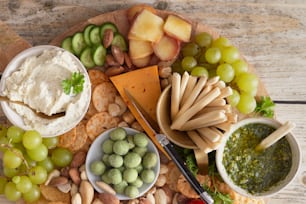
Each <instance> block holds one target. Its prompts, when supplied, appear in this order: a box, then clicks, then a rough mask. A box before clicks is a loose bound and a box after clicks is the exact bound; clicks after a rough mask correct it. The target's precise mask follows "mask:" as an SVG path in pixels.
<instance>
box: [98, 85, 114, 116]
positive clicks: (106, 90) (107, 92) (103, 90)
mask: <svg viewBox="0 0 306 204" xmlns="http://www.w3.org/2000/svg"><path fill="white" fill-rule="evenodd" d="M116 95H117V90H116V88H115V87H114V85H113V84H112V83H111V82H102V83H101V84H99V85H97V86H96V87H95V88H94V90H93V92H92V103H93V105H94V107H95V108H96V109H97V111H98V112H102V111H107V109H108V105H109V104H110V103H113V102H114V101H115V97H116Z"/></svg>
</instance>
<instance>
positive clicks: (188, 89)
mask: <svg viewBox="0 0 306 204" xmlns="http://www.w3.org/2000/svg"><path fill="white" fill-rule="evenodd" d="M196 83H197V77H195V76H189V77H188V81H187V86H186V89H185V91H184V93H183V97H182V100H181V101H180V104H184V103H185V101H186V100H187V99H188V97H189V94H190V93H191V91H192V90H193V89H194V86H195V85H196Z"/></svg>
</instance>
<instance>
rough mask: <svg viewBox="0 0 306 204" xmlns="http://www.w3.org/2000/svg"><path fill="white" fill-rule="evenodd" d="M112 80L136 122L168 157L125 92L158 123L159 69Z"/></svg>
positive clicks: (150, 68)
mask: <svg viewBox="0 0 306 204" xmlns="http://www.w3.org/2000/svg"><path fill="white" fill-rule="evenodd" d="M110 80H111V81H112V82H113V84H114V85H115V87H116V88H117V90H118V92H119V94H120V95H121V97H122V98H123V100H124V102H125V103H126V104H127V106H128V108H129V109H130V111H131V113H132V114H133V115H134V116H135V118H136V120H137V121H138V122H139V124H140V125H141V126H142V128H143V129H144V130H145V132H146V133H147V134H148V136H149V137H150V138H151V140H152V142H153V143H154V144H155V145H156V146H157V147H158V148H159V150H160V151H162V152H163V153H164V154H165V155H166V156H168V155H167V153H166V151H165V150H164V149H163V147H162V146H161V145H160V144H159V142H158V141H157V139H156V138H155V135H154V132H153V131H152V130H151V128H150V127H148V125H147V123H146V122H145V121H144V120H143V119H142V117H141V115H140V114H139V113H138V111H137V109H136V108H135V107H134V106H133V104H131V103H130V102H129V98H128V96H127V95H126V93H125V90H127V91H128V92H129V93H130V94H131V95H132V96H133V98H134V99H135V100H136V101H137V102H138V104H139V105H140V106H141V107H142V108H143V109H144V111H146V113H147V114H149V115H150V117H151V118H152V119H154V120H155V121H156V105H157V102H158V99H159V96H160V94H161V87H160V81H159V75H158V67H157V66H150V67H146V68H141V69H137V70H134V71H131V72H127V73H124V74H120V75H116V76H113V77H110ZM156 131H157V130H156Z"/></svg>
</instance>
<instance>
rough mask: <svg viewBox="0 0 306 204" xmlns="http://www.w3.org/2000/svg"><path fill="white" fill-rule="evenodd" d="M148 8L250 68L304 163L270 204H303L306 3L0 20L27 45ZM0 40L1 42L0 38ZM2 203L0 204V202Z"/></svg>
mask: <svg viewBox="0 0 306 204" xmlns="http://www.w3.org/2000/svg"><path fill="white" fill-rule="evenodd" d="M135 3H148V4H151V5H153V6H154V7H156V8H159V9H166V10H171V11H175V12H178V13H181V14H184V15H185V16H187V17H190V18H192V19H194V20H196V21H198V22H200V23H203V24H207V25H209V26H211V27H214V28H215V29H216V30H217V31H218V32H219V33H220V34H221V35H224V36H226V37H228V38H230V39H231V41H232V42H233V43H234V44H235V45H236V46H238V47H239V49H240V50H241V52H242V53H243V54H244V55H245V57H246V59H247V60H248V61H249V63H250V64H252V65H253V66H254V67H255V69H256V71H257V74H258V76H259V77H260V78H261V79H262V81H263V83H264V84H265V86H266V89H267V90H268V93H269V95H270V96H271V97H272V99H273V100H275V101H276V102H277V105H276V114H277V119H278V120H279V121H281V122H285V121H287V120H290V121H293V122H295V123H296V124H297V127H296V128H295V129H294V130H293V133H294V134H295V136H296V137H297V139H298V141H299V144H300V147H301V149H302V154H303V161H302V166H301V169H300V171H299V174H298V176H297V177H296V179H295V180H294V182H293V183H292V184H290V185H289V186H288V187H286V188H285V189H284V190H283V191H282V192H281V193H279V194H277V195H275V196H274V197H272V198H271V199H270V200H269V202H268V203H269V204H285V203H286V204H287V203H295V204H305V203H306V160H305V158H306V135H305V131H306V117H305V113H306V2H305V1H304V0H291V1H285V0H270V1H265V0H246V1H243V0H217V1H213V0H210V1H209V0H192V1H189V0H177V1H174V0H167V1H154V0H146V1H132V0H131V1H128V0H116V1H114V0H112V1H110V0H109V1H108V0H104V1H100V0H90V1H88V0H61V1H60V0H43V1H38V0H0V20H1V21H3V22H4V23H6V24H7V25H8V26H9V27H10V28H12V29H13V30H14V31H15V32H16V33H18V34H19V35H20V36H21V37H23V38H24V39H25V40H27V41H28V42H29V43H30V44H32V45H41V44H48V43H49V42H50V41H51V40H52V39H53V38H55V37H56V36H58V35H60V34H61V33H63V32H64V31H65V30H66V29H67V28H69V27H71V26H73V25H75V24H77V23H79V22H81V21H84V20H86V19H88V18H90V17H94V16H96V15H98V14H101V13H106V12H109V11H114V10H117V9H122V8H127V7H129V6H131V5H133V4H135ZM0 38H1V36H0ZM0 201H1V199H0Z"/></svg>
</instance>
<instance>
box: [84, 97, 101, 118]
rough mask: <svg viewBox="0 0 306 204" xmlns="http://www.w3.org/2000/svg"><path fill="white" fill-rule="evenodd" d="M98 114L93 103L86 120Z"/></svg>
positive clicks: (90, 105)
mask: <svg viewBox="0 0 306 204" xmlns="http://www.w3.org/2000/svg"><path fill="white" fill-rule="evenodd" d="M96 113H98V111H97V109H96V108H95V106H94V105H93V103H92V101H91V102H90V104H89V107H88V110H87V112H86V114H85V117H84V118H85V119H89V118H91V117H92V116H93V115H94V114H96Z"/></svg>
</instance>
